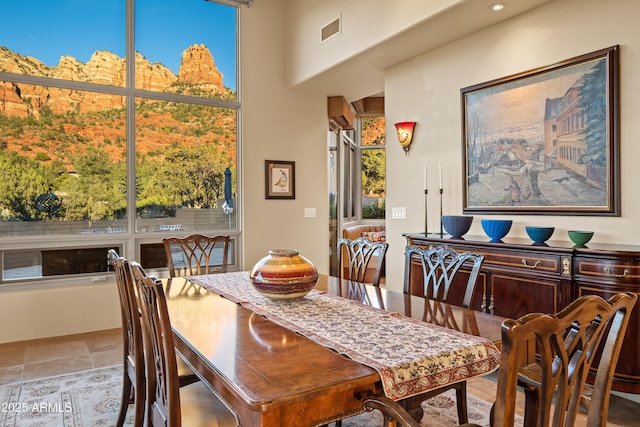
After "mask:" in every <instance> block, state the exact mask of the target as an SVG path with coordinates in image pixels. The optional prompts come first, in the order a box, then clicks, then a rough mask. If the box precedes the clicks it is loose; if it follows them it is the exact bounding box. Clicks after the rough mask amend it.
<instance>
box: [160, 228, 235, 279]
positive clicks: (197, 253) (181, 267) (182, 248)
mask: <svg viewBox="0 0 640 427" xmlns="http://www.w3.org/2000/svg"><path fill="white" fill-rule="evenodd" d="M230 241H231V238H230V237H229V236H212V237H209V236H203V235H201V234H192V235H190V236H187V237H184V238H179V237H169V238H165V239H162V243H163V244H164V250H165V253H166V255H167V262H168V265H169V275H170V276H171V277H178V276H187V275H199V274H211V273H226V272H227V267H228V264H229V259H228V258H229V246H230Z"/></svg>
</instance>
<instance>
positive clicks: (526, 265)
mask: <svg viewBox="0 0 640 427" xmlns="http://www.w3.org/2000/svg"><path fill="white" fill-rule="evenodd" d="M540 264H542V261H540V260H537V261H536V262H535V263H534V264H533V265H529V264H527V260H526V259H524V258H522V265H524V266H525V267H527V268H536V267H538V266H539V265H540Z"/></svg>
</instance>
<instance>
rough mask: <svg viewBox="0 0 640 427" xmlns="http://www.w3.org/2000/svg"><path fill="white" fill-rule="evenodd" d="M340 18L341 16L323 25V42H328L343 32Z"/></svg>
mask: <svg viewBox="0 0 640 427" xmlns="http://www.w3.org/2000/svg"><path fill="white" fill-rule="evenodd" d="M340 18H341V17H340V16H338V17H337V18H336V19H334V20H333V21H332V22H330V23H329V24H327V25H325V26H324V27H322V39H321V40H320V41H321V42H326V41H327V40H329V39H332V38H333V37H335V36H337V35H338V34H340V33H341V32H342V19H340Z"/></svg>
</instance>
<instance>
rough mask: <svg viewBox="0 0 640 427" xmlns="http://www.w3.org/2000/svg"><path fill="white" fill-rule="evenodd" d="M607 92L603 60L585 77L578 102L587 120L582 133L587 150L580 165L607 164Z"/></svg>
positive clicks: (605, 70)
mask: <svg viewBox="0 0 640 427" xmlns="http://www.w3.org/2000/svg"><path fill="white" fill-rule="evenodd" d="M607 92H608V91H607V68H606V61H605V60H604V59H601V60H599V61H598V62H597V63H596V64H595V65H594V66H593V68H591V70H590V71H589V72H588V73H586V74H585V75H584V82H583V85H582V88H581V89H580V97H579V98H578V102H577V107H578V108H580V109H581V110H582V112H583V113H584V114H586V120H587V127H586V129H585V130H584V131H583V132H582V134H583V135H584V140H585V143H586V144H587V149H586V151H585V153H584V154H583V155H582V157H581V158H580V159H579V161H580V163H587V162H591V163H594V164H596V165H599V166H606V164H607Z"/></svg>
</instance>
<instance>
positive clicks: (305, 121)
mask: <svg viewBox="0 0 640 427" xmlns="http://www.w3.org/2000/svg"><path fill="white" fill-rule="evenodd" d="M283 11H284V1H283V0H269V1H257V2H255V3H254V4H253V5H252V6H251V7H250V8H246V7H242V12H241V13H242V14H243V22H242V39H241V43H242V53H243V55H242V59H241V61H242V67H243V69H244V73H243V75H242V79H243V80H242V88H241V89H242V90H243V94H242V100H243V114H242V123H241V129H242V143H243V145H242V148H241V151H240V156H241V159H242V160H241V161H242V163H241V165H240V166H241V170H240V173H241V175H242V180H241V181H242V184H241V185H242V188H241V192H240V194H241V195H242V200H241V201H240V204H239V208H240V209H241V212H242V215H243V220H242V226H243V231H244V240H243V242H242V247H243V249H244V255H243V256H244V268H245V269H251V267H252V266H253V265H254V264H255V263H256V262H257V261H258V260H259V259H261V258H262V257H263V256H265V255H266V254H267V251H268V250H269V249H274V248H296V249H298V250H299V251H300V253H301V254H302V255H303V256H305V257H306V258H308V259H309V260H311V261H312V262H313V263H315V264H316V266H317V267H318V269H319V270H320V272H322V273H326V272H328V263H329V247H328V246H329V231H328V227H329V224H328V210H329V202H328V190H327V179H326V176H327V168H326V164H327V161H326V159H327V107H326V97H325V96H324V95H318V94H308V93H303V92H296V91H292V90H290V89H287V87H286V85H285V72H284V67H285V65H284V63H285V60H284V57H285V40H284V32H283V30H282V28H283V27H284V19H285V18H284V15H285V14H284V12H283ZM267 159H269V160H287V161H295V162H296V198H295V200H265V197H264V191H265V184H264V161H265V160H267ZM304 208H316V212H317V216H316V217H315V218H305V217H304ZM0 324H1V325H4V326H3V327H2V328H0V343H3V342H12V341H19V340H26V339H32V338H41V337H48V336H58V335H67V334H73V333H80V332H86V331H93V330H100V329H108V328H116V327H119V326H120V324H121V320H120V308H119V302H118V294H117V290H116V287H115V282H111V283H105V282H100V283H99V284H91V285H87V286H68V287H64V288H56V289H49V290H44V289H43V290H23V291H19V292H18V291H6V290H5V291H2V292H1V293H0Z"/></svg>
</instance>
